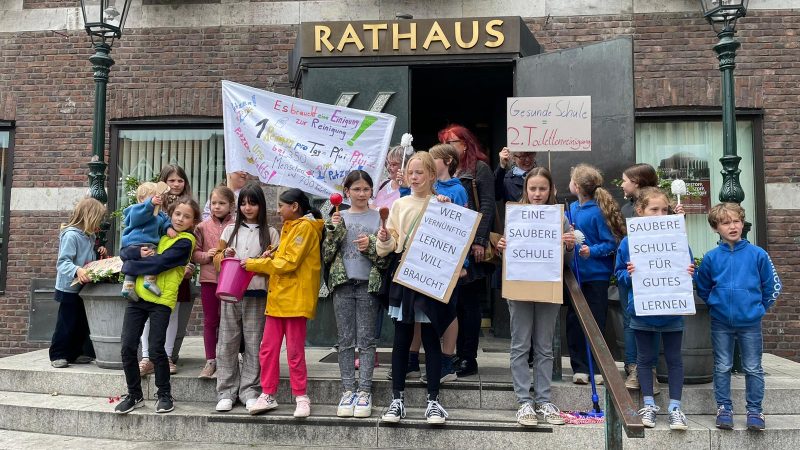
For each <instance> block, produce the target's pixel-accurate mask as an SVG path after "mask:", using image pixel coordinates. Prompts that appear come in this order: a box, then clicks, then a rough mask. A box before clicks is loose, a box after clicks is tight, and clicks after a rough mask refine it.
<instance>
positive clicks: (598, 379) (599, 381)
mask: <svg viewBox="0 0 800 450" xmlns="http://www.w3.org/2000/svg"><path fill="white" fill-rule="evenodd" d="M594 384H595V385H597V386H600V385H602V384H603V376H602V375H600V374H599V373H598V374H597V375H595V376H594Z"/></svg>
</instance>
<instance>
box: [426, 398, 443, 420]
mask: <svg viewBox="0 0 800 450" xmlns="http://www.w3.org/2000/svg"><path fill="white" fill-rule="evenodd" d="M445 419H447V411H445V410H444V407H442V405H441V404H440V403H439V400H438V399H437V400H428V407H427V408H426V409H425V421H426V422H428V423H429V424H431V425H443V424H444V422H445Z"/></svg>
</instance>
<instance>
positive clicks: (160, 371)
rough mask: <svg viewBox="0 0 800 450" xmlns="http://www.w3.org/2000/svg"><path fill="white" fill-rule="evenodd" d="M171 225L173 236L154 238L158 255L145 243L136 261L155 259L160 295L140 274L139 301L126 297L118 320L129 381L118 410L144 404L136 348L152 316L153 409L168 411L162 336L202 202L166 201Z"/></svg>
mask: <svg viewBox="0 0 800 450" xmlns="http://www.w3.org/2000/svg"><path fill="white" fill-rule="evenodd" d="M169 213H170V218H171V220H172V228H173V229H174V230H175V231H176V232H177V233H178V234H177V235H176V236H175V237H174V238H171V237H169V236H162V237H161V240H160V241H159V242H158V249H157V252H158V254H155V255H154V254H153V253H154V252H153V250H152V249H150V248H147V247H142V248H140V249H139V256H140V257H141V259H139V260H138V261H144V262H146V264H147V266H148V267H153V265H154V264H158V265H159V266H160V270H159V271H158V272H159V273H158V276H157V277H156V280H157V283H158V287H159V288H161V295H160V296H157V295H155V294H153V293H152V292H150V291H149V290H148V289H146V288H145V287H144V279H143V278H142V277H141V276H140V277H138V278H137V279H136V294H137V295H138V296H139V299H140V301H138V302H128V306H127V308H126V309H125V317H124V319H123V321H122V337H121V341H122V368H123V370H124V371H125V381H126V383H127V384H128V394H127V395H126V396H125V397H124V398H123V399H122V401H121V402H120V403H119V404H118V405H117V406H116V408H114V412H115V413H117V414H127V413H129V412H131V411H133V410H134V409H135V408H139V407H141V406H144V397H143V393H142V378H141V376H140V375H139V367H138V366H137V364H136V351H137V350H138V347H139V337H140V336H141V335H142V330H143V329H144V324H145V321H147V320H150V331H149V336H148V338H149V339H148V342H149V343H150V348H149V351H150V354H151V355H152V358H153V359H152V361H153V364H154V365H155V376H156V381H155V383H156V387H157V388H158V391H157V393H156V395H157V397H158V401H157V402H156V412H157V413H166V412H170V411H172V410H173V409H174V408H175V407H174V405H173V401H174V400H173V398H172V394H171V388H170V382H169V364H168V362H167V352H166V350H165V349H164V340H165V339H166V334H167V324H168V323H169V316H170V310H171V309H173V308H175V303H176V302H177V301H178V289H179V286H180V284H181V282H182V281H183V276H184V273H185V271H186V265H187V264H188V263H189V259H190V258H191V257H192V251H194V244H195V239H194V235H193V234H192V232H193V231H194V227H195V225H197V223H198V222H199V221H200V206H199V205H198V204H197V202H196V201H194V200H192V199H191V198H185V197H184V198H180V199H178V200H176V201H175V202H174V203H173V204H172V206H170V210H169ZM129 253H131V254H129V255H128V256H129V258H128V259H130V260H131V261H130V262H132V263H135V262H138V261H136V258H135V256H136V255H135V254H134V252H133V251H131V252H129Z"/></svg>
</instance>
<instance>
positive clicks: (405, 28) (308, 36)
mask: <svg viewBox="0 0 800 450" xmlns="http://www.w3.org/2000/svg"><path fill="white" fill-rule="evenodd" d="M300 40H301V49H302V57H303V58H313V57H330V56H392V55H450V54H461V55H463V54H480V53H522V54H529V53H531V52H530V50H534V51H533V52H532V53H538V44H537V43H536V41H535V39H533V36H532V35H531V34H530V31H529V30H528V28H527V27H526V26H525V24H524V23H523V22H522V19H521V18H520V17H478V18H453V19H423V20H373V21H357V22H305V23H302V24H301V26H300ZM531 45H533V46H535V47H537V48H536V49H532V48H526V49H524V50H523V49H522V48H521V47H523V46H524V47H530V46H531ZM526 50H528V51H526Z"/></svg>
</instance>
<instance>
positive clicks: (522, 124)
mask: <svg viewBox="0 0 800 450" xmlns="http://www.w3.org/2000/svg"><path fill="white" fill-rule="evenodd" d="M506 122H507V124H508V127H507V129H506V145H507V146H508V149H509V150H511V151H512V152H575V151H583V152H588V151H591V150H592V98H591V97H589V96H579V97H509V98H508V99H506Z"/></svg>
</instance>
